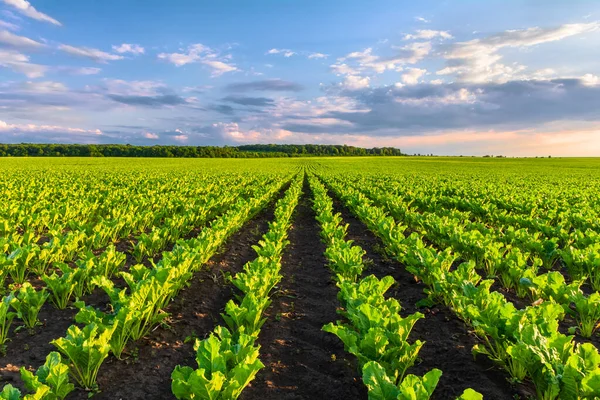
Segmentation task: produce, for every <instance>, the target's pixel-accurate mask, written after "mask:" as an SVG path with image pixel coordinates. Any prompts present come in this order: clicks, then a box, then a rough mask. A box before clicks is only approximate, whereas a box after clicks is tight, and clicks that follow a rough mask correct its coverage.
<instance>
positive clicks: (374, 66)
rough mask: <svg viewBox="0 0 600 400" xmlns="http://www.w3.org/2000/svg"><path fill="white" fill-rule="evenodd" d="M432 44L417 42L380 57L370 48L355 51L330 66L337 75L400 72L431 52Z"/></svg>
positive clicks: (397, 47) (396, 48)
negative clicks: (404, 66) (405, 66)
mask: <svg viewBox="0 0 600 400" xmlns="http://www.w3.org/2000/svg"><path fill="white" fill-rule="evenodd" d="M431 47H432V46H431V42H415V43H411V44H408V45H405V46H392V49H393V50H394V53H393V54H391V55H388V56H379V55H375V54H374V53H373V48H371V47H369V48H366V49H365V50H363V51H355V52H352V53H349V54H347V55H346V56H344V57H340V58H338V60H337V61H338V62H337V63H336V64H333V65H331V66H330V68H331V70H332V72H334V73H335V74H337V75H353V76H358V75H365V74H373V73H375V74H382V73H384V72H385V71H390V70H391V71H399V70H401V69H402V67H403V65H406V64H415V63H417V62H419V61H421V60H422V59H423V58H425V57H426V56H427V55H428V54H429V53H430V52H431Z"/></svg>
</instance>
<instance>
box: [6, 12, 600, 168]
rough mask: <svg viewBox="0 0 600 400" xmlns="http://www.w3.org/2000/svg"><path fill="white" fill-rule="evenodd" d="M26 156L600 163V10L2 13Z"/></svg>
mask: <svg viewBox="0 0 600 400" xmlns="http://www.w3.org/2000/svg"><path fill="white" fill-rule="evenodd" d="M21 142H33V143H130V144H138V145H154V144H178V145H236V144H247V143H297V144H301V143H324V144H348V145H357V146H362V147H381V146H394V147H399V148H401V149H402V150H404V151H405V152H408V153H411V154H412V153H434V154H440V155H461V154H462V155H483V154H494V155H499V154H503V155H508V156H536V155H552V156H600V2H599V1H584V0H582V1H576V2H574V1H557V0H531V1H515V0H503V1H487V0H486V1H473V0H470V1H467V0H463V1H450V0H447V1H419V2H416V1H399V0H395V1H388V0H382V1H378V0H373V1H364V0H360V1H354V0H344V1H341V0H331V1H323V0H321V1H313V0H303V1H291V0H277V1H275V0H273V1H260V0H255V1H241V0H238V1H230V0H222V1H210V2H209V1H188V0H170V1H166V0H145V1H132V0H121V1H116V0H102V1H84V0H77V1H75V0H32V1H31V2H28V1H25V0H0V143H21Z"/></svg>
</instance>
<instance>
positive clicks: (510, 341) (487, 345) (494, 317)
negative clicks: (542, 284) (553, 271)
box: [325, 178, 600, 400]
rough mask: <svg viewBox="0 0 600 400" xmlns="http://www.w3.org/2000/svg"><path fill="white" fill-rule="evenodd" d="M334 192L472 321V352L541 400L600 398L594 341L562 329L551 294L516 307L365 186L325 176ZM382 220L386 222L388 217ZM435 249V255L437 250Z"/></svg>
mask: <svg viewBox="0 0 600 400" xmlns="http://www.w3.org/2000/svg"><path fill="white" fill-rule="evenodd" d="M325 179H326V181H327V183H328V184H329V185H330V187H331V188H332V189H333V191H334V192H335V193H336V194H337V195H338V196H340V197H341V198H342V199H343V200H344V201H345V203H346V204H347V205H348V206H349V207H350V208H351V210H352V211H353V212H354V213H356V215H357V216H358V217H359V218H360V219H361V220H362V221H364V223H365V224H366V225H367V226H368V227H369V228H370V229H371V230H373V232H374V233H375V234H377V235H378V236H380V238H381V239H382V240H383V242H384V243H385V245H386V249H387V250H388V252H389V253H390V254H391V255H392V256H394V257H396V258H397V259H398V260H399V261H401V262H403V263H404V264H405V265H407V268H408V269H409V270H410V271H411V272H412V273H413V274H414V275H415V276H417V277H419V278H420V279H422V280H423V282H424V283H426V284H427V285H428V286H429V289H428V290H427V293H428V294H429V298H430V301H431V302H438V301H439V302H443V303H445V304H447V305H448V306H450V308H451V309H452V310H454V311H455V312H456V313H457V315H458V316H459V317H460V318H462V319H463V320H464V321H465V322H466V323H468V324H469V325H471V326H472V327H474V329H475V332H476V333H477V334H478V336H479V337H480V338H481V340H482V344H481V345H477V346H476V347H475V348H474V349H473V351H474V352H475V353H481V354H485V355H487V356H488V357H489V358H490V359H492V360H493V361H495V362H496V363H498V364H499V365H500V366H502V367H503V368H505V369H506V370H507V372H508V373H509V374H510V375H511V377H512V379H514V380H516V381H522V380H525V379H528V380H531V381H532V382H533V383H534V385H535V387H536V391H537V396H538V398H539V399H542V400H552V399H558V398H560V399H579V398H594V397H595V396H598V391H597V390H598V388H597V386H596V382H597V381H598V379H599V378H598V377H600V356H598V351H597V349H596V348H595V347H594V346H592V345H590V344H577V343H575V342H574V341H573V337H572V336H567V335H563V334H561V333H560V332H559V331H558V326H559V321H560V320H561V319H562V318H563V316H564V313H565V311H564V308H563V307H562V306H561V305H559V304H558V303H556V302H554V301H553V300H551V301H549V302H536V303H533V304H532V305H531V306H529V307H526V308H525V309H517V308H516V307H514V305H513V304H512V303H510V302H508V301H507V300H506V299H505V298H504V296H502V295H501V294H500V293H498V292H494V291H491V290H490V288H491V285H492V283H493V281H492V280H482V277H481V276H480V275H479V274H478V273H477V272H476V271H475V269H476V265H477V264H476V262H474V261H473V260H471V261H470V262H463V263H462V264H460V265H459V266H458V267H457V268H456V269H454V270H450V269H449V268H448V266H449V265H451V264H452V263H453V262H454V260H456V256H455V255H454V254H452V252H451V251H450V252H448V251H445V252H442V253H439V252H438V251H437V250H436V249H434V248H432V247H431V246H427V245H425V244H424V243H423V239H422V234H421V233H418V232H413V234H411V235H410V236H408V237H406V236H404V232H405V226H402V225H400V224H399V223H396V221H395V220H394V218H391V217H389V216H387V214H386V212H385V211H384V210H383V209H382V208H379V207H377V206H375V205H373V203H372V201H371V200H370V199H368V198H367V197H366V196H364V195H363V194H362V193H361V192H360V190H357V189H354V188H352V187H348V185H344V186H342V185H340V184H339V182H337V181H335V180H334V179H331V178H325ZM382 221H386V222H385V223H382ZM436 253H437V255H436ZM440 257H442V258H441V259H440Z"/></svg>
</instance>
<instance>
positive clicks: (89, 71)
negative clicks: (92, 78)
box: [70, 67, 102, 75]
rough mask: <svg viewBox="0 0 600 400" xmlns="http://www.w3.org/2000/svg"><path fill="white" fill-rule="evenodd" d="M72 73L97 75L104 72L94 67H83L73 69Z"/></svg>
mask: <svg viewBox="0 0 600 400" xmlns="http://www.w3.org/2000/svg"><path fill="white" fill-rule="evenodd" d="M70 71H71V73H72V74H73V75H96V74H97V73H99V72H100V71H102V69H100V68H94V67H81V68H72V69H71V70H70Z"/></svg>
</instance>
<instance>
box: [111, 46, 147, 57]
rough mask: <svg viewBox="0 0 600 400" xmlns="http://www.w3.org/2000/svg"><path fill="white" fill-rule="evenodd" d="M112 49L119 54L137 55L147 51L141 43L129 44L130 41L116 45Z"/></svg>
mask: <svg viewBox="0 0 600 400" xmlns="http://www.w3.org/2000/svg"><path fill="white" fill-rule="evenodd" d="M112 49H113V50H114V51H116V52H117V53H119V54H124V53H131V54H135V55H139V54H144V52H145V51H146V50H145V49H144V48H143V47H142V46H140V45H139V44H129V43H123V44H121V45H120V46H116V45H115V46H113V47H112Z"/></svg>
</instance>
